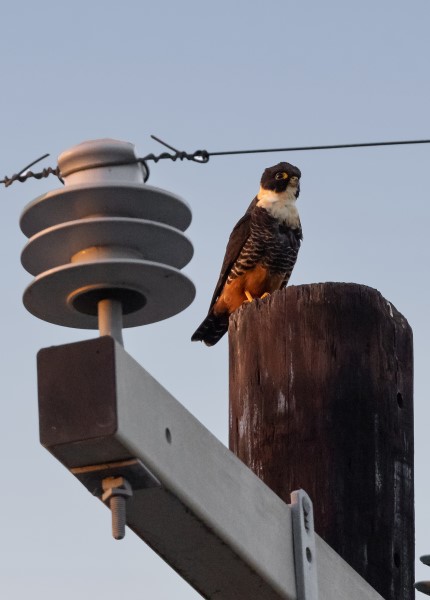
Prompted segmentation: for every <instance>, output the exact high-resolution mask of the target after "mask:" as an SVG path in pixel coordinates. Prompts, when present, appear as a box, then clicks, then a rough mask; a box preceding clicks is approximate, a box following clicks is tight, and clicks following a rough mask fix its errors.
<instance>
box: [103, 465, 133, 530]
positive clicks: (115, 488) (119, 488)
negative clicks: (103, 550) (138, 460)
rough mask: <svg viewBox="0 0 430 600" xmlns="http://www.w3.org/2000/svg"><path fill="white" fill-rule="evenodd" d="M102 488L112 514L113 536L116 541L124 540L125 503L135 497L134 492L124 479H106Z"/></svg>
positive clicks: (104, 500) (104, 498) (104, 499)
mask: <svg viewBox="0 0 430 600" xmlns="http://www.w3.org/2000/svg"><path fill="white" fill-rule="evenodd" d="M102 488H103V492H104V493H103V496H102V500H103V502H105V503H107V504H108V505H109V508H110V510H111V513H112V535H113V537H114V538H115V539H116V540H122V538H123V537H124V536H125V524H126V506H125V503H126V501H127V499H128V498H130V497H131V496H132V495H133V490H132V488H131V485H130V484H129V482H128V481H127V480H126V479H124V477H106V479H103V481H102Z"/></svg>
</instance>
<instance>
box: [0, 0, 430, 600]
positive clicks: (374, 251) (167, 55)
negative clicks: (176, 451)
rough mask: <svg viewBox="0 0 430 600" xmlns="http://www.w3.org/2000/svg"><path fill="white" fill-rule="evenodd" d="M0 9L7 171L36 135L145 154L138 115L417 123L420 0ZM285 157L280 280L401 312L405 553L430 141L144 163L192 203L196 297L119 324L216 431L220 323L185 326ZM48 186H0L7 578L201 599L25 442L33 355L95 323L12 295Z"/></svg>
mask: <svg viewBox="0 0 430 600" xmlns="http://www.w3.org/2000/svg"><path fill="white" fill-rule="evenodd" d="M1 20H2V27H1V29H2V31H1V35H0V69H1V73H2V85H1V92H0V108H1V111H0V116H1V122H2V135H1V140H2V143H1V144H0V176H1V177H2V176H3V175H5V174H7V175H11V174H12V173H14V172H15V171H17V170H18V169H20V168H21V167H22V166H24V165H25V164H26V163H28V162H29V161H30V160H32V159H34V158H36V157H37V156H40V155H41V154H43V153H45V152H50V153H51V155H52V156H51V157H50V158H49V159H48V160H47V161H45V163H43V165H42V166H47V165H52V166H54V165H55V164H56V157H57V155H58V154H59V153H60V152H61V151H63V150H64V149H66V148H68V147H70V146H72V145H74V144H76V143H79V142H81V141H84V140H87V139H95V138H99V137H113V138H117V139H122V140H126V141H130V142H133V143H135V144H136V147H137V152H138V154H139V155H143V154H146V153H148V152H158V151H160V150H161V147H159V146H158V145H157V144H156V143H155V142H153V141H152V140H150V138H149V134H151V133H154V134H156V135H158V136H160V137H161V138H163V139H166V141H168V142H169V143H171V144H172V145H174V146H178V147H180V148H183V149H187V150H189V151H194V150H196V149H200V148H205V149H207V150H209V151H216V150H225V149H227V150H230V149H242V148H256V147H280V146H288V145H302V144H303V145H306V144H330V143H342V142H360V141H372V140H393V139H402V138H403V139H407V138H410V139H413V138H429V137H430V124H429V122H428V121H429V119H428V114H429V109H428V107H429V100H430V76H429V69H428V60H429V46H430V41H429V36H428V29H429V22H430V6H429V4H428V2H427V1H425V0H417V1H412V2H410V3H408V4H406V3H404V2H399V1H397V0H395V1H393V0H391V1H387V0H378V1H377V2H375V0H362V2H360V3H350V2H345V1H342V0H338V1H333V0H331V1H330V0H328V1H326V2H324V3H323V2H319V1H316V0H313V1H306V0H304V1H301V2H292V1H288V0H284V1H280V0H266V1H265V2H264V3H263V2H257V1H254V0H248V1H245V0H229V1H228V0H218V1H217V2H216V3H208V2H201V1H200V2H198V1H194V0H183V1H181V2H174V1H173V0H169V1H163V0H159V1H154V0H152V1H151V2H148V1H145V0H140V1H139V2H137V1H131V0H124V1H123V2H120V3H118V2H111V1H110V0H107V1H106V0H105V1H103V2H101V1H99V0H97V1H93V2H89V1H88V0H87V1H86V2H83V1H82V0H77V1H75V2H73V3H64V2H61V1H60V2H58V1H57V2H50V1H47V0H40V1H39V2H37V3H31V2H20V1H19V0H17V1H15V2H14V3H13V4H12V3H11V2H8V3H5V5H4V6H3V8H2V16H1ZM279 160H288V161H289V162H292V163H293V164H296V165H297V166H299V167H300V169H301V170H302V174H303V175H302V186H301V188H302V191H301V196H300V207H299V210H300V213H301V217H302V223H303V229H304V238H305V239H304V243H303V246H302V249H301V252H300V255H299V259H298V263H297V265H296V269H295V271H294V275H293V278H292V281H291V283H294V284H301V283H311V282H320V281H352V282H357V283H363V284H366V285H370V286H372V287H376V288H377V289H379V290H380V292H381V293H382V294H383V295H384V296H385V297H386V298H387V299H388V300H390V301H391V302H392V303H393V304H394V305H395V306H396V307H397V308H398V310H400V312H402V313H403V314H404V315H405V317H406V318H407V319H408V320H409V323H410V324H411V326H412V327H413V330H414V336H415V369H416V376H415V414H416V517H417V523H416V537H417V556H418V555H420V554H424V553H429V552H430V516H429V511H428V500H429V496H430V489H429V488H430V485H429V483H428V481H429V477H428V458H427V456H428V452H429V444H428V439H427V437H428V434H427V431H428V422H429V419H430V409H429V398H428V395H429V394H428V389H427V385H428V382H427V373H428V364H429V359H430V343H429V339H430V327H429V317H428V297H429V288H430V285H429V276H428V264H429V246H428V224H429V218H430V208H429V201H428V191H427V189H428V182H427V179H428V172H429V166H428V165H429V162H430V147H429V146H415V147H399V148H376V149H362V150H337V151H332V152H324V153H321V152H309V153H296V154H288V155H285V154H273V155H252V156H238V157H220V158H216V157H215V158H213V159H211V161H210V162H209V164H207V165H197V164H192V163H182V164H181V163H170V162H169V163H167V162H164V163H160V164H158V165H154V166H153V167H152V174H151V179H150V183H151V184H153V185H157V186H160V187H164V188H166V189H169V190H171V191H173V192H176V193H178V194H180V195H182V196H183V197H184V198H185V199H186V200H187V202H188V203H189V204H190V205H191V207H192V210H193V216H194V219H193V224H192V226H191V227H190V229H189V230H188V235H189V237H190V238H191V240H192V241H193V244H194V248H195V255H194V258H193V261H192V262H191V263H190V265H189V266H188V267H187V268H186V272H187V273H188V274H189V276H190V277H191V278H192V279H193V281H194V282H195V284H196V287H197V297H196V300H195V302H194V303H193V304H192V305H191V307H189V308H188V309H187V310H186V311H185V312H183V313H181V314H180V315H178V316H176V317H174V318H173V319H170V320H168V321H165V322H163V323H158V324H154V325H151V326H148V327H146V328H137V329H135V330H128V331H126V332H125V346H126V349H127V350H128V351H129V352H130V354H132V355H133V356H134V357H135V358H136V359H137V360H138V361H139V362H140V363H141V364H142V365H143V366H144V367H145V368H146V369H147V370H148V371H149V372H150V373H152V374H153V375H154V376H155V377H156V378H157V379H158V380H159V381H160V382H161V383H162V384H163V385H164V386H165V387H166V388H167V389H169V390H170V391H171V392H172V393H173V395H174V396H176V398H177V399H178V400H180V401H181V402H182V403H183V404H184V405H185V406H186V407H187V408H189V409H190V410H191V411H192V412H193V413H194V414H195V415H196V416H197V417H198V418H199V419H200V420H201V421H202V422H203V423H204V424H205V425H206V426H207V427H208V428H209V429H210V430H211V431H212V432H213V433H214V434H215V435H217V436H218V438H219V439H221V440H222V441H223V442H224V443H226V442H227V428H228V396H227V378H228V372H227V368H228V357H227V340H226V339H224V340H223V341H222V342H220V343H219V344H218V345H217V346H216V347H215V348H213V349H208V348H206V347H204V346H203V345H201V344H191V342H190V341H189V337H190V335H191V333H192V332H193V331H194V329H195V327H196V326H197V325H198V324H199V323H200V321H201V320H202V318H203V316H204V315H205V314H206V311H207V306H208V303H209V300H210V297H211V295H212V291H213V287H214V285H215V282H216V279H217V277H218V272H219V268H220V263H221V260H222V257H223V253H224V249H225V244H226V240H227V237H228V235H229V233H230V231H231V228H232V226H233V224H234V223H235V222H236V220H237V219H238V218H239V217H240V216H241V215H242V213H243V211H244V210H245V208H246V207H247V206H248V204H249V202H250V200H251V199H252V197H253V196H254V195H255V193H256V191H257V189H258V182H259V178H260V176H261V172H262V171H263V169H264V168H265V167H267V166H270V165H271V164H275V163H276V162H278V161H279ZM55 187H58V185H57V181H56V180H55V178H50V179H47V180H43V181H29V182H27V183H26V184H24V185H22V184H19V183H18V184H15V185H13V186H12V187H11V188H8V189H7V190H5V189H4V188H2V189H0V200H1V213H2V224H3V231H2V236H1V238H0V244H1V246H0V256H1V257H2V259H1V261H2V272H3V280H2V281H3V284H2V294H1V297H0V302H1V314H2V327H3V353H2V370H1V375H2V391H3V394H2V398H3V401H2V419H1V425H0V440H1V446H0V450H1V452H0V466H1V473H2V477H3V484H2V501H1V505H2V515H3V525H2V536H1V541H0V554H1V556H2V560H1V561H0V593H1V596H2V597H4V598H7V599H8V600H21V599H22V598H26V597H27V596H29V595H30V594H31V597H32V598H33V599H34V600H39V599H42V598H43V600H54V599H55V600H57V599H58V598H61V599H62V600H71V599H72V598H73V599H74V598H76V597H79V598H80V599H81V600H87V599H90V598H94V597H103V598H104V600H111V599H112V600H114V599H115V600H116V598H118V594H119V593H121V594H125V593H129V594H136V593H137V594H138V597H142V598H148V599H149V598H150V599H151V600H165V599H167V598H175V600H190V599H192V598H197V597H199V596H198V595H197V593H196V592H194V591H193V590H192V589H191V588H190V587H189V586H188V585H187V584H186V583H185V582H183V581H182V580H181V579H180V578H179V577H178V576H177V575H176V574H174V573H173V572H172V571H171V569H170V568H169V567H167V566H166V565H164V563H163V562H162V561H161V560H160V559H159V558H158V557H157V556H155V555H154V554H153V553H152V552H151V551H150V550H149V549H147V548H146V547H145V545H144V544H143V543H142V542H141V541H140V540H138V539H137V538H136V537H135V536H134V534H132V533H129V535H127V537H126V539H125V540H124V541H123V542H121V543H118V542H117V543H115V542H114V541H113V540H111V538H110V532H109V514H108V511H107V510H105V509H104V508H103V507H102V506H101V505H100V504H99V503H98V502H97V501H96V500H95V499H93V498H92V497H91V496H90V495H89V494H88V493H87V492H86V490H85V489H84V488H83V487H81V486H80V484H78V482H77V481H76V480H75V479H74V478H73V477H72V476H71V475H69V474H68V473H67V472H66V470H65V469H64V468H63V467H62V466H61V465H60V464H59V463H57V462H56V461H55V460H54V459H53V458H52V457H51V456H50V455H49V454H48V452H46V451H45V450H43V449H42V448H41V446H40V445H39V442H38V417H37V387H36V370H35V356H36V353H37V351H38V349H39V348H41V347H45V346H50V345H55V344H61V343H67V342H70V341H74V340H81V339H87V338H89V337H92V335H93V334H92V333H91V332H87V331H78V330H76V331H75V330H69V329H65V328H61V327H56V326H53V325H49V324H47V323H45V322H43V321H38V320H37V319H35V318H34V317H32V316H31V315H30V314H28V313H27V312H26V311H25V309H24V308H23V306H22V303H21V296H22V292H23V290H24V288H25V287H26V285H27V284H28V283H29V281H30V280H31V277H30V276H29V275H28V274H27V273H26V272H25V271H24V270H23V268H22V267H21V265H20V252H21V249H22V247H23V246H24V243H25V238H24V236H23V235H22V233H21V232H20V230H19V226H18V220H19V215H20V213H21V211H22V209H23V207H24V206H25V205H26V204H27V203H28V202H30V201H31V200H32V199H33V198H35V197H36V196H38V195H40V194H42V193H44V192H46V191H48V190H50V189H53V188H55ZM315 501H317V499H315ZM417 568H418V570H417V578H418V579H422V578H426V577H428V578H429V579H430V570H429V569H428V568H425V567H422V566H418V567H417ZM136 590H139V591H136ZM140 590H141V591H140Z"/></svg>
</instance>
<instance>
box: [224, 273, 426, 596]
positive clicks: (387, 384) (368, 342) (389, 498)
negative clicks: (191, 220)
mask: <svg viewBox="0 0 430 600" xmlns="http://www.w3.org/2000/svg"><path fill="white" fill-rule="evenodd" d="M229 338H230V449H231V450H232V451H233V452H235V454H236V455H237V456H238V457H239V458H240V459H241V460H242V461H243V462H244V463H245V464H246V465H248V466H249V467H250V468H251V469H252V470H253V471H254V472H255V473H256V474H257V475H258V476H259V477H260V478H261V479H262V480H263V481H264V482H265V483H266V484H267V485H268V486H269V487H271V488H272V489H273V490H274V491H275V492H276V493H277V494H278V495H279V496H280V497H281V498H282V499H283V500H284V501H285V502H290V492H292V491H293V490H295V489H299V488H303V489H304V490H306V492H308V494H309V495H310V496H311V498H312V500H313V503H314V514H315V529H316V532H317V533H318V534H319V535H320V536H321V537H322V538H323V539H324V540H325V541H326V542H327V543H328V544H330V546H332V548H334V550H336V552H338V553H339V554H340V555H341V556H342V557H343V558H344V559H345V560H346V561H347V562H348V563H349V564H350V565H351V566H352V567H353V568H354V569H355V570H356V571H357V572H358V573H360V575H362V577H364V579H366V580H367V581H368V582H369V583H370V584H371V585H372V586H373V587H374V588H375V589H376V590H377V591H378V592H379V593H380V594H381V595H382V596H383V597H384V598H385V599H386V600H412V599H413V598H414V591H413V576H414V504H413V502H414V496H413V403H412V332H411V329H410V327H409V325H408V323H407V321H406V319H405V318H404V317H403V316H402V315H401V314H400V313H399V312H398V311H397V310H396V309H395V308H394V307H393V306H392V305H391V304H390V303H389V302H388V301H387V300H385V299H384V298H383V297H382V296H381V295H380V293H379V292H377V291H376V290H374V289H372V288H369V287H366V286H362V285H356V284H343V283H324V284H314V285H303V286H298V287H293V286H292V287H289V288H286V289H284V290H282V291H280V292H276V293H275V294H273V295H272V296H270V297H269V298H266V299H265V300H260V301H255V302H253V303H251V304H248V305H244V306H243V307H241V309H239V310H238V311H236V313H235V314H234V316H233V317H232V318H231V320H230V329H229Z"/></svg>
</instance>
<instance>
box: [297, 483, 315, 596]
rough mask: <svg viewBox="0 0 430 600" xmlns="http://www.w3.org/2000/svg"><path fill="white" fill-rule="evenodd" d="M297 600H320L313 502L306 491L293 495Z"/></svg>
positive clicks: (298, 491) (299, 491)
mask: <svg viewBox="0 0 430 600" xmlns="http://www.w3.org/2000/svg"><path fill="white" fill-rule="evenodd" d="M290 508H291V517H292V521H293V545H294V566H295V572H296V586H297V600H318V581H317V561H316V547H315V532H314V514H313V507H312V501H311V499H310V498H309V496H308V495H307V493H306V492H305V491H304V490H297V491H295V492H292V494H291V504H290Z"/></svg>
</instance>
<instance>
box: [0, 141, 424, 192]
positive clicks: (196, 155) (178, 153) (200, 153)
mask: <svg viewBox="0 0 430 600" xmlns="http://www.w3.org/2000/svg"><path fill="white" fill-rule="evenodd" d="M151 138H152V139H154V140H155V141H157V142H158V143H160V144H162V145H163V146H166V148H168V149H169V150H172V152H173V154H171V153H170V152H163V153H161V154H158V155H155V154H152V153H151V154H147V155H146V156H143V157H142V158H136V160H134V161H130V162H127V163H109V164H106V165H103V166H110V167H111V166H119V165H120V164H121V165H123V164H136V163H140V164H142V165H143V167H144V180H145V182H146V181H147V180H148V178H149V167H148V164H147V163H148V161H153V162H155V163H157V162H158V161H160V160H166V159H167V160H173V161H177V160H180V161H183V160H191V161H193V162H197V163H200V164H205V163H207V162H209V158H210V157H211V156H233V155H239V154H263V153H269V152H303V151H310V150H338V149H345V148H371V147H377V146H405V145H412V144H430V140H398V141H392V142H360V143H353V144H325V145H319V146H288V147H286V148H259V149H254V150H224V151H220V152H208V151H207V150H196V151H195V152H193V153H189V152H184V151H182V150H177V149H176V148H174V147H173V146H171V145H170V144H167V143H166V142H163V140H161V139H160V138H158V137H156V136H155V135H151ZM47 156H49V154H44V155H43V156H41V157H40V158H38V159H36V160H34V161H33V162H31V163H30V164H29V165H27V166H26V167H24V168H23V169H21V170H20V171H19V172H18V173H16V174H15V175H12V177H7V176H6V177H5V178H4V179H2V180H0V183H2V184H4V186H5V187H8V186H10V185H12V183H14V182H15V181H20V182H24V181H26V180H27V179H29V178H30V177H34V178H36V179H42V178H44V177H48V176H49V175H51V174H52V175H56V176H57V177H58V178H59V179H60V181H61V182H63V180H62V179H61V173H60V170H59V168H58V166H57V167H55V168H52V167H48V168H47V169H43V171H41V172H40V173H33V172H32V171H29V170H28V169H29V168H30V167H32V166H33V165H34V164H36V163H38V162H39V161H41V160H43V159H44V158H46V157H47ZM100 166H101V165H100V164H97V165H88V166H86V167H85V168H86V169H93V168H96V167H98V168H100ZM78 170H81V169H78ZM69 174H70V173H69Z"/></svg>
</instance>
